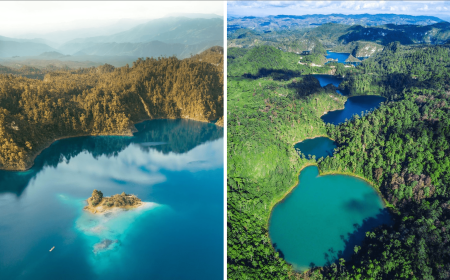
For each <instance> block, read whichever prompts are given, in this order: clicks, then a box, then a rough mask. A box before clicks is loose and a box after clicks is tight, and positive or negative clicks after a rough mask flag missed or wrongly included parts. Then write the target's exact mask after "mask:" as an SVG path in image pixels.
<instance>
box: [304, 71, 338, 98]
mask: <svg viewBox="0 0 450 280" xmlns="http://www.w3.org/2000/svg"><path fill="white" fill-rule="evenodd" d="M312 76H313V77H315V78H316V79H317V80H319V83H320V86H321V87H324V86H326V85H329V84H332V85H334V86H335V87H339V84H340V83H341V82H342V80H343V79H342V78H338V77H336V76H332V75H319V74H317V75H312ZM337 92H338V93H339V94H341V93H340V92H339V91H337Z"/></svg>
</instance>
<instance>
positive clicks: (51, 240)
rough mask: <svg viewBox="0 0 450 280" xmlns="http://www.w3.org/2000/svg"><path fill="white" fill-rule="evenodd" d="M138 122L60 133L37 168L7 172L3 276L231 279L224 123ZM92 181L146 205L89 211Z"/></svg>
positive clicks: (1, 231)
mask: <svg viewBox="0 0 450 280" xmlns="http://www.w3.org/2000/svg"><path fill="white" fill-rule="evenodd" d="M136 128H137V129H138V132H136V133H135V134H134V136H132V137H127V136H98V137H77V138H70V139H64V140H60V141H56V142H55V143H53V144H52V145H51V146H50V147H49V148H48V149H45V150H44V151H43V152H42V153H41V154H40V155H39V156H38V157H37V158H36V160H35V165H34V166H33V167H32V168H31V169H30V170H27V171H24V172H11V171H0V251H1V252H2V253H1V254H0V279H33V280H35V279H65V280H66V279H134V278H136V279H205V280H207V279H223V253H224V252H223V238H224V236H223V222H224V221H223V199H224V197H223V180H224V175H223V173H224V167H223V151H224V150H223V149H224V141H223V128H221V127H217V126H215V125H213V124H209V123H202V122H196V121H190V120H152V121H146V122H143V123H140V124H137V125H136ZM94 189H97V190H101V191H102V192H103V194H104V195H105V196H110V195H114V194H117V193H122V192H126V193H129V194H135V195H137V196H138V197H139V198H140V199H142V201H144V202H147V203H146V206H145V207H142V208H138V209H135V210H130V211H118V212H114V213H111V214H106V215H103V214H102V215H94V214H90V213H87V212H86V211H84V210H83V209H82V208H83V206H84V205H85V200H86V199H87V198H88V197H90V195H91V193H92V191H93V190H94ZM53 246H55V249H54V250H53V251H52V252H49V250H50V248H52V247H53Z"/></svg>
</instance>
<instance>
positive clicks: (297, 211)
mask: <svg viewBox="0 0 450 280" xmlns="http://www.w3.org/2000/svg"><path fill="white" fill-rule="evenodd" d="M391 223H392V220H391V217H390V214H389V213H388V211H387V210H386V209H385V208H384V205H383V201H382V199H381V198H380V196H379V195H378V194H377V192H376V191H375V190H374V189H373V188H372V187H371V186H370V185H369V184H368V183H366V182H365V181H363V180H361V179H358V178H356V177H352V176H347V175H325V176H319V172H318V169H317V167H315V166H309V167H306V168H305V169H303V170H302V171H301V173H300V175H299V185H298V186H297V187H296V188H295V189H294V190H293V191H292V192H291V193H290V194H289V195H288V196H287V197H286V198H285V199H284V200H283V201H282V202H280V203H279V204H277V205H276V206H275V207H274V209H273V211H272V215H271V218H270V221H269V235H270V238H271V241H272V244H273V246H274V248H275V250H277V251H278V252H279V253H280V256H281V257H283V258H284V259H285V260H286V261H287V262H288V263H290V264H292V265H293V266H294V268H295V269H296V270H298V271H305V270H307V269H309V268H312V267H316V266H325V265H330V264H331V263H333V262H336V261H337V260H338V259H339V258H341V257H343V258H345V259H348V258H349V257H350V256H351V255H352V254H353V252H354V251H353V250H354V247H355V245H360V244H361V242H362V240H363V239H364V238H365V233H366V232H367V231H370V230H371V229H373V228H374V227H377V226H379V225H381V224H387V225H390V224H391Z"/></svg>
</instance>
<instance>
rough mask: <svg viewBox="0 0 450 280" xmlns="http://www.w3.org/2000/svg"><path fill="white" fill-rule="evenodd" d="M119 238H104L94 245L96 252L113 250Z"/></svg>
mask: <svg viewBox="0 0 450 280" xmlns="http://www.w3.org/2000/svg"><path fill="white" fill-rule="evenodd" d="M118 242H119V240H111V239H103V240H102V241H101V242H99V243H97V244H95V245H94V251H93V252H94V253H98V252H100V251H105V250H111V249H112V248H113V247H114V245H115V244H116V243H118Z"/></svg>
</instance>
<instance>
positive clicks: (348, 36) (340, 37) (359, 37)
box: [307, 22, 450, 47]
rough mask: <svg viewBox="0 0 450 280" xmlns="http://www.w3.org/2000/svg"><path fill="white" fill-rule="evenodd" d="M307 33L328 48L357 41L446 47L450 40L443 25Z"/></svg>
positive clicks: (327, 28) (339, 27)
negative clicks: (440, 45) (444, 45)
mask: <svg viewBox="0 0 450 280" xmlns="http://www.w3.org/2000/svg"><path fill="white" fill-rule="evenodd" d="M307 33H308V35H310V36H314V37H315V38H317V39H319V40H320V41H321V42H322V44H324V45H325V46H326V47H332V46H333V45H335V44H336V43H339V44H348V43H351V42H356V41H369V42H375V43H378V44H381V45H387V44H389V43H391V42H395V41H399V42H400V43H401V44H403V45H410V44H443V43H445V42H446V41H447V40H449V39H450V23H448V22H440V23H435V24H431V25H426V26H420V25H394V24H386V25H381V26H367V27H364V26H361V25H355V26H348V25H343V24H335V23H327V24H324V25H321V26H319V27H317V28H314V29H310V30H309V31H308V32H307Z"/></svg>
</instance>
